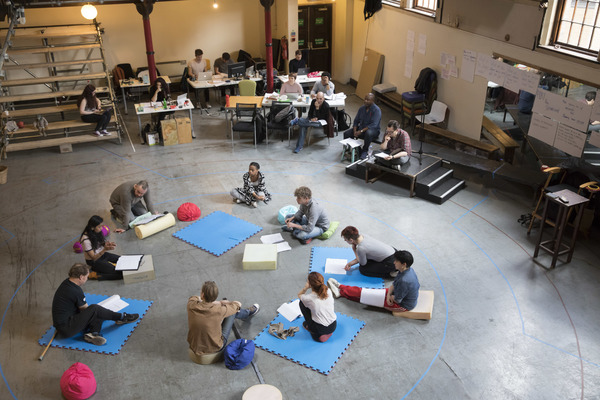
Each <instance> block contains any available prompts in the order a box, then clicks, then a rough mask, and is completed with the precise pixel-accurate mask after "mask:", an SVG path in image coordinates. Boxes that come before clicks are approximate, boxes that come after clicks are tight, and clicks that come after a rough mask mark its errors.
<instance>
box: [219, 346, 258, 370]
mask: <svg viewBox="0 0 600 400" xmlns="http://www.w3.org/2000/svg"><path fill="white" fill-rule="evenodd" d="M223 356H224V357H225V366H226V367H227V368H229V369H243V368H245V367H246V366H247V365H248V364H250V363H251V362H252V359H253V358H254V342H253V341H252V340H247V339H237V340H234V341H233V342H231V343H229V344H228V345H227V347H225V351H224V352H223Z"/></svg>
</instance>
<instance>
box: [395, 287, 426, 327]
mask: <svg viewBox="0 0 600 400" xmlns="http://www.w3.org/2000/svg"><path fill="white" fill-rule="evenodd" d="M392 314H394V317H402V318H410V319H427V320H429V319H431V314H433V290H419V298H418V299H417V306H416V307H415V308H413V309H412V310H410V311H392Z"/></svg>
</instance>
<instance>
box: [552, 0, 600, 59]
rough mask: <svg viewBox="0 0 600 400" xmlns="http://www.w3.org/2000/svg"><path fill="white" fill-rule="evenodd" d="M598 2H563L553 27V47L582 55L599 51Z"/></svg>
mask: <svg viewBox="0 0 600 400" xmlns="http://www.w3.org/2000/svg"><path fill="white" fill-rule="evenodd" d="M599 5H600V0H563V1H562V3H561V4H559V7H558V15H557V18H556V24H555V27H554V32H555V33H554V38H555V39H554V43H553V45H555V46H561V47H565V48H568V49H571V50H574V51H577V52H580V53H583V54H588V55H597V54H598V51H599V50H600V13H599V11H598V9H599V8H600V7H599Z"/></svg>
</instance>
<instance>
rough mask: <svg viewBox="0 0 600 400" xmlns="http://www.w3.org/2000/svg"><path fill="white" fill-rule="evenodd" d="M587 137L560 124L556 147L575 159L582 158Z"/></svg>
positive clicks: (555, 142)
mask: <svg viewBox="0 0 600 400" xmlns="http://www.w3.org/2000/svg"><path fill="white" fill-rule="evenodd" d="M586 139H587V135H586V134H585V133H583V132H580V131H578V130H577V129H574V128H571V127H570V126H567V125H564V124H558V129H557V130H556V139H555V140H554V147H556V148H557V149H559V150H562V151H564V152H565V153H567V154H569V155H572V156H573V157H581V153H583V148H584V147H585V140H586Z"/></svg>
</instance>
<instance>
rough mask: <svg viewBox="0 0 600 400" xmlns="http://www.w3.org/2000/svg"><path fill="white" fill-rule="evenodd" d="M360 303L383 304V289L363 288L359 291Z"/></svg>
mask: <svg viewBox="0 0 600 400" xmlns="http://www.w3.org/2000/svg"><path fill="white" fill-rule="evenodd" d="M360 303H361V304H366V305H368V306H374V307H383V306H385V289H363V290H361V291H360Z"/></svg>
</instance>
